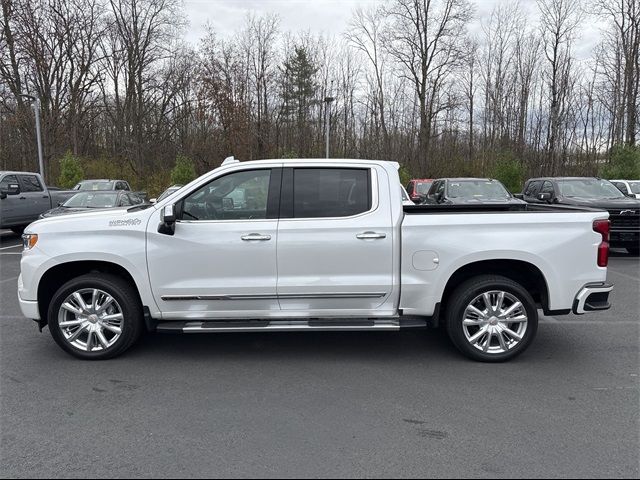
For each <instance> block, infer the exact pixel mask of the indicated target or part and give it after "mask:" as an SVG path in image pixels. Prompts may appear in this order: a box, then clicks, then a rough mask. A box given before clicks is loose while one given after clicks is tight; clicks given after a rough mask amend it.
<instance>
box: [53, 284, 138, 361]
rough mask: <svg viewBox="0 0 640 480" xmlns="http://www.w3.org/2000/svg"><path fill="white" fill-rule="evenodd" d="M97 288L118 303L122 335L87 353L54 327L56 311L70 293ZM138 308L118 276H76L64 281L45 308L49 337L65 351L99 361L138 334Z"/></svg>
mask: <svg viewBox="0 0 640 480" xmlns="http://www.w3.org/2000/svg"><path fill="white" fill-rule="evenodd" d="M86 288H97V289H100V290H103V291H104V292H106V293H108V294H109V295H111V296H112V297H113V298H114V299H115V301H116V302H118V304H119V305H120V308H121V309H122V315H123V319H124V320H123V325H122V334H121V335H120V338H119V339H118V340H117V341H116V343H115V344H113V345H112V346H111V347H109V348H108V349H107V350H101V351H97V352H87V351H84V350H80V349H79V348H76V347H74V346H73V345H71V344H70V343H69V342H67V340H66V339H65V337H64V334H63V333H62V331H61V330H60V327H59V326H58V312H59V310H60V306H61V305H62V302H63V301H64V300H65V299H66V298H67V297H68V296H69V295H70V294H71V293H73V292H75V291H78V290H82V289H86ZM139 318H140V308H139V307H138V305H137V304H136V303H135V302H132V299H131V296H130V294H128V292H127V290H126V286H125V285H123V284H122V282H120V281H119V279H116V278H113V277H108V276H99V275H93V274H90V275H83V276H82V277H78V278H76V279H73V280H70V281H69V282H67V283H65V284H64V285H63V286H62V287H61V288H60V289H59V290H58V291H57V292H56V293H55V294H54V296H53V298H52V300H51V302H50V304H49V311H48V323H49V330H50V332H51V336H52V337H53V339H54V340H55V341H56V343H57V344H58V345H59V346H60V347H62V348H63V349H64V350H65V351H66V352H68V353H70V354H72V355H74V356H76V357H78V358H82V359H86V360H102V359H107V358H112V357H114V356H117V355H119V354H121V353H122V352H124V351H125V350H126V349H127V348H129V347H130V346H131V344H132V343H133V342H134V341H135V340H136V339H137V337H138V336H139V334H140V325H139V323H140V321H139Z"/></svg>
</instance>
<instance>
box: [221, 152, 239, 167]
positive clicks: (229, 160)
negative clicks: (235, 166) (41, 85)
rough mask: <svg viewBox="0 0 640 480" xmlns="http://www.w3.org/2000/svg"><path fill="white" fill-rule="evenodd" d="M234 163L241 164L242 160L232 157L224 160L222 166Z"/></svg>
mask: <svg viewBox="0 0 640 480" xmlns="http://www.w3.org/2000/svg"><path fill="white" fill-rule="evenodd" d="M232 163H240V160H236V159H235V157H234V156H233V155H231V156H230V157H227V158H225V159H224V162H222V166H224V165H230V164H232Z"/></svg>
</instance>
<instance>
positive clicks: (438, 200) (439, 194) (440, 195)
mask: <svg viewBox="0 0 640 480" xmlns="http://www.w3.org/2000/svg"><path fill="white" fill-rule="evenodd" d="M435 199H436V202H438V203H441V202H442V200H443V199H444V195H443V193H442V192H438V193H436V194H435Z"/></svg>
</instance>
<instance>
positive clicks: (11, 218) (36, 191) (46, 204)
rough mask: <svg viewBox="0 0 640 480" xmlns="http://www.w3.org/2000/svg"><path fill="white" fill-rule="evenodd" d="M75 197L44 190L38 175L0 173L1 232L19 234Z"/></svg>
mask: <svg viewBox="0 0 640 480" xmlns="http://www.w3.org/2000/svg"><path fill="white" fill-rule="evenodd" d="M76 193H77V192H73V191H69V190H58V189H55V188H50V187H47V186H46V185H45V184H44V182H43V181H42V177H40V175H39V174H37V173H30V172H0V228H10V229H11V230H13V232H15V233H18V234H21V233H22V232H23V231H24V229H25V227H26V226H27V225H29V224H30V223H31V222H33V221H34V220H37V219H38V217H39V216H40V214H42V213H44V212H46V211H48V210H51V209H52V208H55V207H57V206H58V205H59V204H61V203H62V202H64V201H66V200H67V199H69V198H70V197H72V196H73V195H75V194H76Z"/></svg>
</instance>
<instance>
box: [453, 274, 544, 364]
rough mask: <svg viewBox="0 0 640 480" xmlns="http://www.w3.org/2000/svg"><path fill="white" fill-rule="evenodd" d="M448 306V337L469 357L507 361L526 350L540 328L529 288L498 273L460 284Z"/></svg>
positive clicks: (485, 360)
mask: <svg viewBox="0 0 640 480" xmlns="http://www.w3.org/2000/svg"><path fill="white" fill-rule="evenodd" d="M449 299H450V300H449V304H448V305H447V306H446V325H447V333H448V334H449V338H451V341H452V342H453V343H454V345H455V346H456V347H457V348H458V349H459V350H460V351H461V352H462V353H463V354H465V355H466V356H467V357H469V358H471V359H473V360H478V361H482V362H504V361H506V360H510V359H512V358H514V357H516V356H517V355H519V354H521V353H522V352H524V351H525V350H526V349H527V347H529V345H530V344H531V342H532V341H533V339H534V337H535V335H536V332H537V330H538V310H537V308H536V304H535V302H534V301H533V298H531V295H530V294H529V292H527V290H526V289H525V288H524V287H522V285H520V284H519V283H517V282H514V281H513V280H511V279H509V278H506V277H502V276H498V275H481V276H477V277H474V278H471V279H469V280H467V281H466V282H464V283H463V284H461V285H460V286H458V287H457V288H456V289H455V291H454V292H453V293H452V294H451V296H450V297H449Z"/></svg>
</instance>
